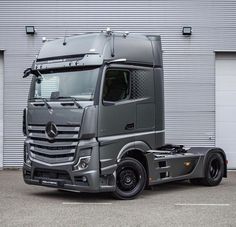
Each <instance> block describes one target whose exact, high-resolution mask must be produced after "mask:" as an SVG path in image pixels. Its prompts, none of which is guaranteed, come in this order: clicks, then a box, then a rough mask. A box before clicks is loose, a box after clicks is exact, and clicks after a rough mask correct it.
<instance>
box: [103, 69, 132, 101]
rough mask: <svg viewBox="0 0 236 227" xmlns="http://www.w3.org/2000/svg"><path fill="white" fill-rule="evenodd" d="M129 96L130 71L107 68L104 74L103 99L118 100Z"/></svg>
mask: <svg viewBox="0 0 236 227" xmlns="http://www.w3.org/2000/svg"><path fill="white" fill-rule="evenodd" d="M129 96H130V72H129V71H126V70H120V69H109V70H107V72H106V75H105V81H104V87H103V101H109V102H118V101H122V100H125V99H128V98H129Z"/></svg>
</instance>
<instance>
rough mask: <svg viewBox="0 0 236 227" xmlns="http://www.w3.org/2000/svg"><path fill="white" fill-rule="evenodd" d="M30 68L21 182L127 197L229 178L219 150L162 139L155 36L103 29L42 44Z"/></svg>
mask: <svg viewBox="0 0 236 227" xmlns="http://www.w3.org/2000/svg"><path fill="white" fill-rule="evenodd" d="M30 75H31V76H32V82H31V86H30V91H29V98H28V105H27V108H25V109H24V114H23V133H24V135H25V136H26V139H25V142H24V166H23V176H24V181H25V182H26V183H27V184H33V185H40V186H47V187H54V188H58V189H64V190H73V191H79V192H112V193H113V195H114V196H115V197H116V198H118V199H132V198H135V197H136V196H137V195H138V194H140V193H141V192H142V191H143V189H144V188H145V187H148V186H152V185H156V184H162V183H166V182H171V181H179V180H190V182H192V183H194V184H203V185H207V186H215V185H218V184H219V183H220V182H221V180H222V177H226V176H227V160H226V155H225V153H224V151H223V150H222V149H220V148H215V147H192V148H189V149H187V148H185V147H184V146H182V145H170V144H168V145H165V125H164V89H163V87H164V84H163V63H162V49H161V38H160V36H159V35H151V34H150V35H144V34H132V33H128V32H124V33H123V32H114V31H111V30H109V29H108V30H107V31H104V32H99V33H87V34H82V35H74V36H70V37H64V38H60V39H55V40H52V41H46V42H45V43H44V44H43V47H42V48H41V50H40V51H39V54H38V55H37V57H36V59H35V61H34V62H33V64H32V67H30V68H28V69H26V70H25V72H24V76H23V77H27V76H30Z"/></svg>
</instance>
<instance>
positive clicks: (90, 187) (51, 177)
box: [23, 162, 101, 192]
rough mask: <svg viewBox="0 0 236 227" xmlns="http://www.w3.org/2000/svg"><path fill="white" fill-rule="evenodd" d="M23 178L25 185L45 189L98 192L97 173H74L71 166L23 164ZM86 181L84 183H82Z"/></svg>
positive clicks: (91, 171)
mask: <svg viewBox="0 0 236 227" xmlns="http://www.w3.org/2000/svg"><path fill="white" fill-rule="evenodd" d="M23 177H24V181H25V183H27V184H33V185H40V186H46V187H53V188H60V189H69V190H76V191H79V192H99V191H101V190H100V184H99V172H98V171H97V170H88V171H83V172H81V173H79V174H78V173H74V172H73V171H72V167H71V166H67V165H65V166H60V167H59V168H58V167H57V168H55V167H54V168H48V167H47V166H44V165H41V164H38V163H33V162H32V166H31V167H29V166H28V165H26V164H24V166H23ZM83 179H86V181H83Z"/></svg>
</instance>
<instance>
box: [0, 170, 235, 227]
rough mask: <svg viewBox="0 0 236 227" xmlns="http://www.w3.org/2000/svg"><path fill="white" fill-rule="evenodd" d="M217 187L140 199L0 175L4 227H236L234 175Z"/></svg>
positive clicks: (170, 188)
mask: <svg viewBox="0 0 236 227" xmlns="http://www.w3.org/2000/svg"><path fill="white" fill-rule="evenodd" d="M228 175H229V176H228V178H227V179H223V182H222V183H221V185H219V186H217V187H204V186H194V185H191V184H190V183H189V182H187V181H183V182H177V183H169V184H164V185H159V186H155V187H154V188H153V189H152V190H145V191H144V192H143V193H142V194H141V195H140V196H139V197H138V198H137V199H135V200H129V201H119V200H114V199H113V198H112V197H111V195H110V194H107V193H106V194H86V193H74V192H65V191H58V190H57V189H52V188H46V187H40V186H32V185H26V184H25V183H24V181H23V178H22V173H21V171H16V170H14V171H13V170H4V171H0V226H1V227H2V226H77V227H78V226H79V227H80V226H124V227H125V226H185V227H186V226H236V172H229V174H228Z"/></svg>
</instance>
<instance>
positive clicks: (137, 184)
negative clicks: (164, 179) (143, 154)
mask: <svg viewBox="0 0 236 227" xmlns="http://www.w3.org/2000/svg"><path fill="white" fill-rule="evenodd" d="M146 180H147V174H146V171H145V169H144V167H143V165H142V164H141V163H140V162H139V161H138V160H136V159H134V158H129V157H127V158H125V159H123V160H121V162H120V163H119V164H118V167H117V170H116V190H115V192H113V195H114V197H115V198H117V199H134V198H135V197H136V196H138V194H140V193H141V192H142V191H143V189H144V188H145V186H146Z"/></svg>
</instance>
